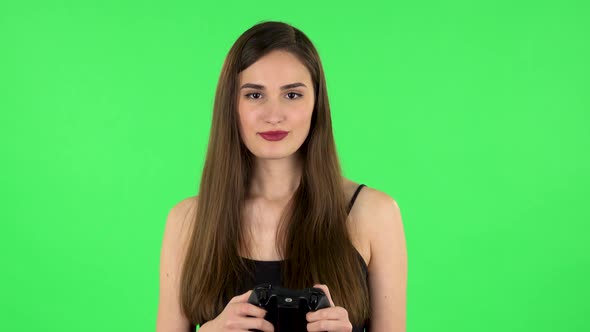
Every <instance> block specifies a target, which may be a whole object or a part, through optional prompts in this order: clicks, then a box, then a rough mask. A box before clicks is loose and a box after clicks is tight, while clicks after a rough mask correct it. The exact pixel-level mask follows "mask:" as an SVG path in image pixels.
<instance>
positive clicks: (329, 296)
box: [313, 284, 334, 307]
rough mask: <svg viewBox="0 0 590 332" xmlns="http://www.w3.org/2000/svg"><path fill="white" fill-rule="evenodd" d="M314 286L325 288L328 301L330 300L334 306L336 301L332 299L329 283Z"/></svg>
mask: <svg viewBox="0 0 590 332" xmlns="http://www.w3.org/2000/svg"><path fill="white" fill-rule="evenodd" d="M313 287H314V288H319V289H321V290H323V291H324V293H325V294H326V297H327V298H328V301H330V306H332V307H333V306H334V301H332V296H331V295H330V290H329V289H328V286H327V285H324V284H315V285H314V286H313Z"/></svg>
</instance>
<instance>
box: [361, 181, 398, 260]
mask: <svg viewBox="0 0 590 332" xmlns="http://www.w3.org/2000/svg"><path fill="white" fill-rule="evenodd" d="M352 186H353V187H355V188H357V187H358V184H357V185H352ZM350 214H351V216H352V218H353V219H354V220H355V223H356V224H357V225H356V226H357V229H358V230H359V232H360V233H362V234H363V237H364V238H365V239H366V241H367V242H368V243H369V247H370V257H371V258H374V257H375V256H376V255H375V254H376V253H377V254H378V252H379V251H382V250H383V247H384V246H388V245H389V246H391V244H393V242H392V241H397V243H398V244H399V245H400V246H404V247H405V239H404V230H403V224H402V219H401V211H400V207H399V204H398V203H397V201H396V200H395V199H394V198H393V197H392V196H390V195H389V194H387V193H385V192H384V191H382V190H379V189H377V188H374V187H372V186H369V185H366V186H365V187H363V188H362V189H361V190H360V192H359V193H358V195H357V197H356V200H355V203H354V205H353V208H352V210H351V212H350ZM401 242H404V243H403V244H402V243H401ZM377 256H378V255H377ZM371 261H373V259H371ZM369 265H371V264H369Z"/></svg>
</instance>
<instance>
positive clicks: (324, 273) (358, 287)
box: [180, 21, 371, 326]
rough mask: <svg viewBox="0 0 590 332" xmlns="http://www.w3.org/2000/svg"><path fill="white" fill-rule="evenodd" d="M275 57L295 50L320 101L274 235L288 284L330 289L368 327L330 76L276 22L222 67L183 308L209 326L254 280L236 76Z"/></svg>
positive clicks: (246, 39)
mask: <svg viewBox="0 0 590 332" xmlns="http://www.w3.org/2000/svg"><path fill="white" fill-rule="evenodd" d="M273 50H282V51H288V52H290V53H291V54H293V55H295V56H296V57H297V58H298V59H299V60H300V61H301V62H302V63H303V64H304V65H305V66H306V67H307V69H308V70H309V72H310V74H311V78H312V81H313V88H314V95H315V103H314V109H313V113H312V119H311V125H310V131H309V134H308V136H307V138H306V139H305V141H304V143H303V144H302V146H301V147H300V148H299V150H298V152H297V153H299V154H300V156H301V157H302V165H303V166H302V167H303V168H302V175H301V180H300V183H299V186H298V188H297V189H296V191H295V193H294V194H293V196H292V198H291V200H290V201H289V203H288V204H287V207H286V208H285V210H284V211H283V214H282V216H281V220H280V223H279V227H278V229H277V233H276V236H277V237H276V239H277V241H276V243H277V246H278V247H277V251H278V252H279V253H280V254H281V256H282V257H284V258H285V260H284V261H283V264H284V265H283V270H282V273H283V274H282V280H283V285H282V286H283V287H288V288H308V287H312V286H313V285H314V284H316V283H320V284H326V285H327V286H328V288H329V289H330V294H331V296H332V299H333V301H334V304H335V305H337V306H341V307H344V308H345V309H346V310H347V311H348V314H349V319H350V321H351V323H352V324H353V325H354V326H356V325H363V323H364V321H365V320H366V319H369V315H370V312H371V310H370V308H369V305H370V301H369V290H368V287H367V285H366V283H365V281H364V279H363V278H361V276H362V275H363V271H362V267H361V265H360V264H359V256H358V254H357V252H356V251H355V248H354V246H353V245H352V242H351V239H350V237H349V234H348V229H347V226H346V223H347V214H348V199H347V197H346V195H345V193H344V190H343V176H342V170H341V166H340V162H339V160H338V156H337V152H336V146H335V142H334V137H333V133H332V121H331V115H330V106H329V103H328V94H327V89H326V81H325V76H324V70H323V68H322V64H321V62H320V58H319V55H318V52H317V50H316V48H315V46H314V45H313V44H312V42H311V40H310V39H309V38H308V37H307V36H306V35H305V34H304V33H303V32H301V31H300V30H298V29H297V28H295V27H293V26H292V25H290V24H287V23H284V22H277V21H263V22H260V23H258V24H256V25H254V26H252V27H251V28H249V29H248V30H247V31H245V32H244V33H243V34H242V35H240V37H239V38H238V39H237V40H236V42H235V43H234V44H233V45H232V47H231V49H230V50H229V53H228V54H227V57H226V58H225V61H224V63H223V67H222V69H221V74H220V77H219V82H218V84H217V89H216V93H215V101H214V106H213V119H212V128H211V132H210V136H209V143H208V149H207V154H206V160H205V164H204V167H203V173H202V176H201V183H200V187H199V195H198V201H199V202H198V209H197V213H196V214H195V215H194V217H193V218H194V220H193V223H192V227H191V228H190V229H189V232H190V236H189V238H190V240H189V242H188V244H187V247H186V256H185V257H184V262H183V265H182V273H181V280H180V306H181V308H182V310H183V312H184V314H185V315H186V317H187V318H188V319H189V320H190V321H191V322H192V323H194V324H195V325H196V324H201V325H202V324H203V323H204V322H206V321H209V320H212V319H214V318H215V317H217V315H219V314H220V313H221V312H222V311H223V309H224V303H223V301H224V299H225V300H226V301H229V299H231V297H233V296H236V295H240V294H238V293H237V290H238V287H239V286H238V285H239V284H240V280H242V279H243V278H246V277H248V276H253V262H251V261H247V260H244V259H243V258H242V256H241V255H240V252H242V253H249V252H250V251H249V250H250V248H247V247H246V243H247V242H246V237H245V234H244V231H245V227H243V226H242V223H241V220H242V217H243V208H244V201H245V197H246V193H247V189H248V188H249V185H250V180H251V177H252V170H253V159H254V156H253V155H252V153H251V152H250V151H249V150H248V149H247V148H246V146H245V145H244V143H243V142H242V140H241V138H240V132H239V122H238V121H239V118H238V112H237V103H238V98H239V94H238V84H239V79H238V74H239V73H240V72H241V71H243V70H244V69H246V68H248V67H249V66H250V65H252V64H253V63H254V62H256V61H257V60H258V59H260V58H261V57H262V56H264V55H265V54H268V53H269V52H270V51H273Z"/></svg>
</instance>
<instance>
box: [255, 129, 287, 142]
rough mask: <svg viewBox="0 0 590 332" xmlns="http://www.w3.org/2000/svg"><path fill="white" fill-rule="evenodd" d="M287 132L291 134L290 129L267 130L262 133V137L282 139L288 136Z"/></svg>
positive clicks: (268, 139)
mask: <svg viewBox="0 0 590 332" xmlns="http://www.w3.org/2000/svg"><path fill="white" fill-rule="evenodd" d="M287 134H289V132H288V131H282V130H281V131H266V132H263V133H260V136H262V138H264V139H265V140H267V141H280V140H282V139H283V138H285V136H287Z"/></svg>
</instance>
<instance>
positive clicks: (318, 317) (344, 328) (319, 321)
mask: <svg viewBox="0 0 590 332" xmlns="http://www.w3.org/2000/svg"><path fill="white" fill-rule="evenodd" d="M313 287H314V288H321V289H322V290H323V291H324V293H326V296H327V297H328V300H329V301H330V307H329V308H323V309H319V310H317V311H310V312H308V313H307V315H306V316H305V318H307V321H308V322H309V324H307V330H308V331H329V332H352V323H351V322H350V320H349V319H348V311H346V309H344V308H342V307H336V306H334V302H333V301H332V296H330V290H329V289H328V286H326V285H322V284H316V285H314V286H313Z"/></svg>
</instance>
